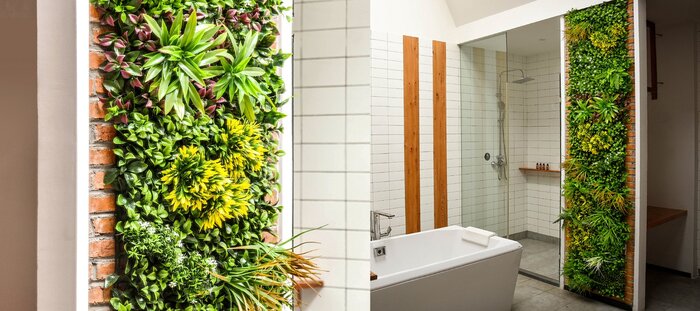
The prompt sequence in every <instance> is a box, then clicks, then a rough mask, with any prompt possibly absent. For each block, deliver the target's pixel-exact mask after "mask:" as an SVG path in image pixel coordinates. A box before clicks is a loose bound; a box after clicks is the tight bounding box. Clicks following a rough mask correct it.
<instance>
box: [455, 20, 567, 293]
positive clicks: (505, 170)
mask: <svg viewBox="0 0 700 311" xmlns="http://www.w3.org/2000/svg"><path fill="white" fill-rule="evenodd" d="M561 27H563V18H560V29H563V28H561ZM499 36H502V37H503V41H504V42H505V59H506V62H505V69H504V70H498V69H497V70H496V72H495V77H496V81H495V82H496V92H495V94H494V93H491V96H494V95H495V99H496V110H497V111H496V113H497V127H498V130H497V131H498V134H497V136H498V138H497V140H498V142H497V144H498V148H495V149H497V152H498V154H497V155H495V156H493V157H491V159H492V161H490V163H489V164H490V165H491V167H492V168H493V169H495V170H496V178H497V179H498V180H499V182H503V183H504V185H503V186H505V187H503V188H504V189H503V190H502V191H503V192H504V193H503V194H502V195H503V200H502V201H503V205H502V206H499V207H494V208H496V209H499V210H500V209H502V210H503V211H504V212H505V217H504V218H505V219H504V220H505V230H504V231H505V232H497V233H498V234H500V235H502V236H504V237H511V236H512V234H513V233H515V232H511V231H513V228H512V226H511V220H512V219H511V214H512V213H514V212H515V211H514V210H513V207H512V206H511V204H513V201H512V200H511V198H510V196H511V195H512V194H511V187H510V186H511V181H510V169H509V166H510V164H511V160H510V159H509V155H510V154H511V152H510V151H511V150H510V148H511V146H510V137H509V136H510V124H509V121H510V120H509V112H510V111H509V109H510V107H509V101H510V98H509V97H508V94H509V91H510V88H509V85H510V84H512V83H516V84H524V83H526V82H530V81H532V80H534V79H533V78H531V77H529V76H528V75H527V72H526V71H525V70H523V69H524V68H512V64H511V59H510V57H509V56H510V52H509V50H508V44H509V42H508V33H507V31H506V32H502V33H498V34H495V35H492V36H489V37H485V38H481V39H477V40H473V41H469V42H465V43H463V44H460V53H461V54H462V48H463V47H465V46H469V45H470V44H472V43H475V42H478V41H480V40H484V39H494V38H497V37H499ZM564 47H565V43H564V42H563V40H562V43H561V45H560V46H559V54H560V63H559V72H560V77H561V73H563V71H564V63H565V57H564V56H565V55H564V53H565V49H564ZM462 58H464V54H462ZM463 61H464V60H462V61H461V62H463ZM464 66H465V65H464V63H462V64H461V69H462V70H464ZM496 67H498V65H496ZM512 73H513V74H518V73H519V74H518V75H517V76H515V77H512V76H511V74H512ZM462 75H464V72H463V71H462V74H461V75H460V79H464V77H462ZM503 76H505V78H504V77H503ZM504 80H505V81H504ZM460 83H462V82H460ZM462 92H464V90H462ZM523 92H524V91H523ZM487 95H488V92H484V95H483V96H487ZM558 95H559V102H560V106H559V110H560V115H559V118H560V121H559V126H558V129H559V134H560V136H559V146H558V147H559V155H558V156H557V158H558V159H560V163H561V162H563V160H564V158H565V154H564V150H565V149H564V148H565V140H564V139H565V133H566V132H565V122H563V120H564V118H565V116H566V112H565V104H564V102H565V101H564V100H563V98H565V88H564V81H563V79H561V78H560V79H559V93H558ZM464 104H465V101H464V100H462V105H464ZM464 111H465V110H464V108H462V114H463V116H462V118H463V119H462V120H463V121H462V122H464ZM462 127H463V129H462V133H463V135H464V132H465V130H464V128H465V125H462ZM463 142H464V139H463ZM463 149H464V147H463ZM495 149H494V151H496V150H495ZM483 152H486V150H482V153H483ZM462 156H463V157H464V156H465V155H464V154H463V155H462ZM487 156H488V155H484V158H483V159H484V160H487ZM516 162H517V160H516ZM463 165H464V162H463ZM464 174H465V173H464V172H463V177H462V179H463V180H462V184H463V186H462V187H463V193H465V190H464V187H465V186H464V185H465V181H466V180H465V175H464ZM558 179H559V190H561V186H562V185H563V180H564V173H563V171H562V172H561V176H560V178H558ZM501 180H502V181H501ZM463 199H464V198H463ZM563 208H564V202H563V199H561V197H560V199H559V206H558V210H559V211H561V210H562V209H563ZM464 209H465V207H464V205H463V214H464V213H465V210H464ZM525 215H527V209H526V211H525ZM466 219H467V217H466V216H464V215H463V221H462V222H463V223H462V225H464V226H469V225H476V226H479V224H473V223H469V222H467V221H466ZM525 222H526V223H527V216H525ZM486 229H487V230H488V229H489V228H486ZM515 230H518V229H517V228H516V229H515ZM492 231H497V230H492ZM526 231H527V228H526V229H525V231H523V232H526ZM557 238H558V240H559V242H558V243H559V244H558V246H559V247H558V248H557V251H558V255H559V258H558V261H557V265H558V266H557V267H556V269H557V271H558V278H551V277H547V276H544V275H541V274H539V273H536V272H532V271H528V270H526V269H525V268H520V273H522V274H525V275H528V276H530V277H534V278H537V279H539V280H541V281H544V282H547V283H551V284H553V285H557V286H560V287H563V285H564V281H563V277H562V275H561V269H562V262H563V261H562V260H563V257H564V250H565V249H564V248H565V243H564V241H563V238H564V232H563V231H562V230H561V227H559V230H558V236H557Z"/></svg>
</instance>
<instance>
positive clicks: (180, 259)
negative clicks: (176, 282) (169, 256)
mask: <svg viewBox="0 0 700 311" xmlns="http://www.w3.org/2000/svg"><path fill="white" fill-rule="evenodd" d="M184 260H185V255H183V254H180V255H177V259H175V262H176V263H177V264H178V265H179V264H182V262H183V261H184Z"/></svg>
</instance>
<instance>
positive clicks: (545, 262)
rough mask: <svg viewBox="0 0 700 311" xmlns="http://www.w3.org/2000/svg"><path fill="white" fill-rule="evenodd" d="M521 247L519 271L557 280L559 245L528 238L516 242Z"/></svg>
mask: <svg viewBox="0 0 700 311" xmlns="http://www.w3.org/2000/svg"><path fill="white" fill-rule="evenodd" d="M518 242H519V243H520V244H522V246H523V255H522V258H521V259H520V269H524V270H527V271H529V272H532V273H536V274H539V275H541V276H544V277H546V278H550V279H553V280H559V245H558V244H556V243H549V242H543V241H540V240H534V239H530V238H526V239H520V240H518Z"/></svg>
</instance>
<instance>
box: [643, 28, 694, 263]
mask: <svg viewBox="0 0 700 311" xmlns="http://www.w3.org/2000/svg"><path fill="white" fill-rule="evenodd" d="M656 29H657V32H658V33H662V34H664V36H663V37H658V38H657V40H656V44H657V59H658V79H659V81H661V82H663V83H664V84H663V85H660V86H659V97H658V99H657V100H651V101H649V119H648V130H649V136H648V139H649V140H648V142H649V153H648V156H649V167H648V175H647V176H648V186H649V188H648V189H649V190H648V192H647V199H648V202H649V205H651V206H660V207H668V208H676V209H684V210H687V211H688V217H686V218H683V219H677V220H674V221H672V222H670V223H667V224H663V225H661V226H658V227H655V228H653V229H650V230H649V231H648V236H647V237H648V244H647V247H648V249H647V258H648V262H649V263H652V264H656V265H660V266H664V267H668V268H672V269H675V270H679V271H683V272H688V273H691V272H692V270H693V267H694V256H695V254H694V243H695V241H694V240H695V227H694V222H693V219H694V218H695V180H696V176H695V174H696V168H695V166H696V162H695V149H696V148H695V142H696V138H695V122H696V120H695V70H694V66H693V65H690V66H689V64H693V63H694V59H695V55H694V48H695V47H694V45H695V40H694V38H695V29H694V25H692V24H687V23H686V24H680V25H672V26H666V25H659V24H657V25H656Z"/></svg>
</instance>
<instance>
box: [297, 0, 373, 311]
mask: <svg viewBox="0 0 700 311" xmlns="http://www.w3.org/2000/svg"><path fill="white" fill-rule="evenodd" d="M369 2H370V1H369V0H339V1H335V0H334V1H299V0H297V1H295V5H294V6H295V8H294V11H295V21H294V35H295V41H294V60H293V62H294V98H295V99H294V108H293V110H294V152H295V155H294V171H295V174H294V179H295V182H294V184H295V188H294V192H295V193H294V227H295V233H298V232H300V231H301V230H305V229H312V228H318V227H320V226H324V225H325V227H323V228H322V229H318V230H315V231H312V232H309V233H308V234H306V235H304V236H303V237H302V238H301V239H302V241H305V242H317V244H306V245H305V246H303V247H302V250H303V251H308V250H312V249H317V251H315V252H313V253H311V254H310V256H318V258H316V259H315V260H314V261H315V262H316V263H318V264H319V266H320V268H321V269H323V270H325V271H324V272H323V273H322V275H321V278H322V279H323V281H324V282H325V286H324V287H323V288H320V289H305V290H303V291H302V293H301V306H300V307H299V309H300V310H304V311H307V310H308V311H314V310H323V311H325V310H338V311H341V310H353V311H354V310H369V296H370V295H369V277H368V273H369V256H370V255H369V206H370V94H369V89H370V87H369V86H370V60H369V59H370V57H369V53H370V49H369V46H370V31H369Z"/></svg>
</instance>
